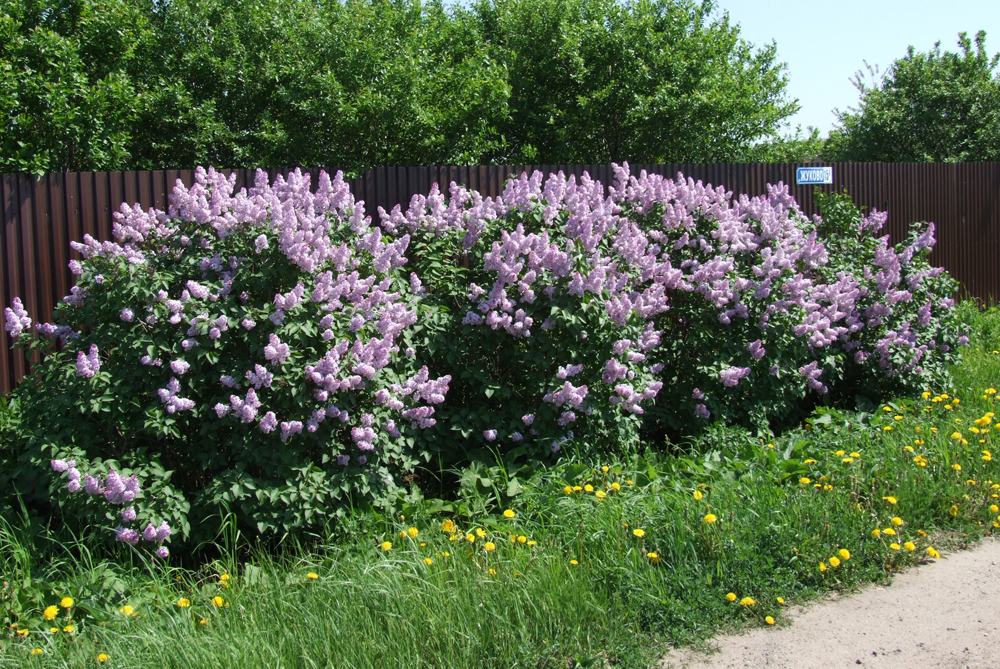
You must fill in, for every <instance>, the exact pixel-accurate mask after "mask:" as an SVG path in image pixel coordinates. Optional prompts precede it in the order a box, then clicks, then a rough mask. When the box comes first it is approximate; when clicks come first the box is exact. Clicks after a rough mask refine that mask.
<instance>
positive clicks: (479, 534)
mask: <svg viewBox="0 0 1000 669" xmlns="http://www.w3.org/2000/svg"><path fill="white" fill-rule="evenodd" d="M476 536H477V537H479V538H480V539H485V538H486V530H484V529H483V528H481V527H477V528H476Z"/></svg>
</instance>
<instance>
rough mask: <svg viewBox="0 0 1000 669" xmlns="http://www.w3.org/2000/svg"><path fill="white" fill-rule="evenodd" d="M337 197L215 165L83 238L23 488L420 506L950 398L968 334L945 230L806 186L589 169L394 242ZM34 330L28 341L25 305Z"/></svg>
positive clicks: (406, 223)
mask: <svg viewBox="0 0 1000 669" xmlns="http://www.w3.org/2000/svg"><path fill="white" fill-rule="evenodd" d="M309 187H310V184H309V180H308V178H307V177H303V176H302V175H300V174H299V173H297V172H296V173H295V174H292V175H289V178H288V180H287V181H285V180H283V179H281V178H279V179H278V181H276V182H275V184H274V185H273V186H269V185H268V184H267V182H266V180H265V178H264V175H263V173H258V179H257V183H256V185H255V187H254V188H253V189H251V190H250V191H249V192H243V191H241V192H240V193H239V194H237V195H236V196H233V195H232V191H233V182H232V181H227V180H226V179H224V178H223V177H221V176H220V175H219V174H216V173H215V172H212V171H209V172H208V173H205V172H203V171H199V173H198V179H197V183H196V184H195V185H194V186H193V187H192V188H191V189H190V190H186V189H184V188H183V187H182V186H180V185H179V186H178V188H177V189H175V192H174V196H173V198H172V202H171V206H170V209H169V211H168V212H167V213H163V212H154V211H149V212H142V211H140V210H138V208H134V209H131V210H129V209H127V208H126V207H124V206H123V209H122V213H121V214H119V215H117V222H116V225H115V235H116V237H117V238H118V241H119V243H120V244H121V245H119V244H115V243H110V242H108V243H104V244H100V243H98V242H96V241H94V240H92V239H89V238H87V239H85V241H84V243H83V244H78V245H76V248H78V250H80V251H81V253H82V254H83V255H84V256H85V258H86V259H85V260H84V261H83V262H82V263H77V264H74V266H73V267H74V271H75V272H77V273H78V274H79V276H80V278H79V281H78V283H77V285H76V286H74V287H73V292H72V295H70V296H69V297H67V298H66V301H65V302H64V303H63V304H62V305H60V307H59V309H58V310H57V315H56V322H55V323H54V324H41V325H38V326H37V329H38V331H39V332H40V333H43V334H47V335H49V336H50V337H57V338H61V339H62V340H63V341H64V342H65V345H64V347H63V348H62V349H57V347H56V346H55V345H54V344H53V343H52V342H51V340H49V341H45V340H42V339H33V338H24V341H22V345H25V346H28V347H35V348H38V349H40V350H44V351H45V352H47V353H48V355H47V357H46V358H45V360H44V362H43V363H42V364H41V365H39V366H37V367H36V368H34V370H33V374H32V377H31V379H30V380H29V381H28V382H26V383H25V384H23V385H22V386H21V388H19V389H18V392H17V394H18V397H19V400H20V402H21V406H22V412H23V417H22V423H21V426H20V429H22V430H25V431H26V432H27V433H28V435H29V438H28V439H27V441H26V444H27V445H26V450H25V451H24V453H23V454H22V455H21V464H20V465H19V469H17V470H16V471H17V472H18V474H17V476H18V481H19V486H20V487H21V489H22V490H26V491H28V492H32V491H33V494H34V495H35V496H36V498H37V497H42V496H44V494H52V493H55V492H56V491H57V489H58V488H59V487H60V485H59V484H58V483H56V482H55V479H53V477H52V476H51V473H50V472H48V471H46V468H45V463H46V462H47V461H48V460H50V459H56V460H59V461H60V463H59V467H60V468H62V465H63V463H62V462H61V461H62V460H68V459H71V458H72V459H73V460H75V461H76V462H75V463H74V464H76V467H72V469H73V470H74V471H75V472H76V473H75V474H73V476H75V478H71V479H70V480H69V482H68V483H67V486H68V488H67V489H68V491H69V494H66V493H62V492H59V493H58V494H57V495H56V498H57V499H58V501H59V503H60V504H63V505H64V506H66V507H68V508H70V509H71V510H72V512H73V513H72V514H69V515H71V516H72V515H74V514H79V515H81V516H82V517H93V516H94V515H98V516H100V515H103V516H105V517H107V518H109V519H111V520H113V521H116V522H117V519H116V518H115V516H114V515H113V514H112V513H110V512H109V511H108V508H107V504H106V502H107V501H109V500H108V499H107V496H105V499H104V500H100V499H98V498H97V496H96V495H91V496H88V495H86V494H79V493H73V492H72V491H73V490H74V489H77V488H80V487H84V490H85V492H86V491H87V489H89V490H91V491H97V492H99V491H100V490H101V488H102V486H104V487H108V486H109V483H108V481H106V480H105V479H102V478H100V477H101V476H106V477H109V478H111V476H112V475H111V470H112V469H114V470H115V474H114V476H121V475H124V476H126V477H128V476H132V475H134V476H135V477H136V478H135V479H134V481H135V484H134V487H135V488H136V489H137V490H138V492H136V493H135V497H136V499H140V500H141V502H142V503H141V504H140V508H139V511H138V515H137V520H138V522H140V523H146V524H147V529H148V527H149V526H150V525H151V526H152V527H153V530H156V528H157V527H159V526H160V525H159V524H160V523H162V521H163V520H166V521H168V523H169V524H170V526H172V527H178V528H179V529H180V533H181V535H182V536H190V535H192V534H195V535H197V534H198V532H197V528H195V529H194V530H193V529H192V528H191V527H190V526H189V522H190V521H191V520H195V521H199V522H200V521H202V520H204V519H205V518H206V517H207V516H209V515H212V514H221V513H224V512H225V510H226V509H232V510H233V511H234V512H235V513H236V514H237V517H238V518H239V519H240V521H241V522H243V523H244V524H252V525H254V526H255V527H256V528H257V529H258V530H259V531H267V530H278V531H281V532H289V531H297V530H298V529H300V528H303V527H307V526H312V525H316V524H319V523H321V522H323V521H325V519H327V518H328V517H329V516H330V515H332V514H336V513H340V512H342V511H343V510H344V508H345V507H346V506H347V505H349V504H352V503H374V504H379V505H382V506H390V505H392V504H393V503H394V501H396V500H398V499H399V498H400V497H401V496H402V495H404V494H406V491H405V490H404V488H403V482H404V477H407V480H411V481H412V480H414V479H411V478H409V477H408V475H410V474H411V473H414V471H415V470H416V469H417V468H418V466H423V467H425V470H426V469H430V463H431V461H432V460H434V461H435V462H434V463H433V464H434V465H436V466H437V467H438V468H439V469H444V468H446V467H453V466H456V465H462V464H464V463H467V462H468V461H470V460H471V459H475V458H476V457H477V452H483V451H488V452H489V453H490V458H494V457H497V456H500V457H502V458H503V459H504V460H505V461H507V462H508V463H510V462H514V463H520V464H523V463H528V464H529V465H531V466H538V465H539V464H544V463H545V462H546V461H548V460H550V459H551V458H553V457H558V455H559V454H560V453H561V452H562V451H563V449H565V448H567V447H572V448H575V449H581V450H586V451H589V452H590V454H591V455H596V454H597V453H598V452H599V451H602V450H604V451H612V450H621V449H624V448H629V447H633V446H635V445H637V444H638V442H639V441H640V440H641V438H642V436H643V432H642V431H643V430H644V431H645V435H646V436H647V437H649V436H651V435H652V436H656V437H659V436H661V435H663V434H664V433H672V434H675V435H682V434H689V433H692V432H696V431H698V430H699V429H702V428H703V427H704V426H707V425H709V424H710V421H711V420H713V419H715V420H719V421H722V422H723V423H736V422H743V423H757V424H759V425H761V426H763V427H766V424H767V423H769V422H770V423H773V422H775V421H782V420H789V419H790V418H792V417H794V416H796V415H797V412H803V411H806V410H808V409H809V408H810V404H812V403H815V402H817V401H826V400H828V398H829V397H830V396H831V395H832V396H834V397H849V398H850V399H852V400H853V395H854V389H855V388H856V387H857V384H858V383H864V384H865V388H866V390H867V391H868V392H873V393H879V392H883V391H887V390H889V389H892V390H895V389H897V388H907V387H914V386H918V385H924V384H926V385H931V384H932V383H933V384H940V382H941V380H942V377H944V376H945V375H946V365H947V363H949V362H951V361H952V360H953V356H954V355H955V347H956V346H958V345H960V344H962V343H965V341H967V340H965V339H964V338H963V335H962V333H961V332H960V331H959V323H958V320H957V318H956V317H955V315H954V312H953V310H952V306H953V303H952V301H951V299H950V295H951V293H952V292H953V291H954V288H955V284H954V282H953V281H952V280H951V279H950V278H948V277H947V275H946V274H944V273H943V272H942V271H941V270H940V269H934V268H931V267H930V266H929V265H928V263H927V255H928V254H929V251H930V248H931V247H932V246H933V243H934V239H933V227H932V226H928V227H927V228H926V229H923V228H919V227H918V228H915V229H914V232H913V234H912V235H911V237H910V239H909V240H908V241H907V242H906V243H905V244H903V245H899V246H897V247H896V248H890V247H889V246H888V238H887V237H882V238H876V237H875V236H874V234H875V232H877V231H878V230H879V228H881V226H882V224H883V223H884V221H885V216H884V214H879V213H877V212H873V213H872V214H870V215H869V216H867V217H865V216H862V215H861V213H860V212H858V210H857V209H856V208H855V207H854V206H853V205H852V204H851V203H850V201H849V199H847V198H845V197H833V198H827V199H821V203H822V204H823V206H824V211H825V212H826V213H827V214H828V216H827V218H826V219H821V218H819V217H816V218H814V219H808V218H806V217H805V216H803V215H802V214H801V213H800V211H799V209H798V206H797V204H796V203H795V201H794V199H793V198H792V197H791V196H790V195H789V192H788V188H787V187H785V186H783V185H782V184H778V185H777V186H770V187H769V189H768V194H767V195H764V196H760V197H755V198H750V197H747V196H740V197H738V198H734V197H733V195H732V193H729V192H727V191H725V189H723V188H721V187H720V188H715V189H712V188H707V187H705V186H704V185H702V184H701V183H700V182H699V183H695V182H693V181H692V180H690V179H688V180H685V179H684V178H683V177H682V176H681V177H678V178H677V179H676V180H670V179H665V178H663V177H660V176H657V175H648V174H646V173H645V172H642V173H640V175H639V176H637V177H636V176H633V175H631V174H630V172H629V169H628V165H627V164H626V165H623V166H621V167H618V166H616V168H615V182H614V184H612V186H611V187H610V189H609V194H605V190H604V187H603V186H602V185H601V184H600V183H599V182H596V181H593V180H591V179H590V178H589V177H588V176H586V175H584V176H583V177H582V178H581V179H580V180H579V181H577V180H576V179H575V178H573V177H571V178H569V179H566V178H565V176H564V175H562V174H561V173H560V174H558V175H550V176H549V177H548V178H547V179H545V178H544V177H543V175H542V174H541V173H539V172H535V173H534V174H533V175H532V176H531V177H528V176H527V175H526V174H525V175H522V176H521V177H520V178H518V179H512V180H511V181H509V182H508V183H507V185H506V188H505V190H504V193H503V195H502V196H501V197H499V198H496V199H495V200H494V199H490V198H485V199H484V198H482V197H481V196H480V195H479V194H478V193H476V192H474V191H469V190H467V189H464V188H462V187H460V186H458V185H456V184H451V186H450V188H449V192H448V197H446V196H445V194H444V193H443V192H442V191H441V190H440V189H439V188H438V187H437V185H435V186H434V187H433V188H432V189H431V191H430V192H429V193H428V194H427V195H426V196H424V195H415V196H414V197H413V199H412V200H411V202H410V206H409V207H408V208H407V209H406V211H403V209H402V208H401V207H397V208H395V209H393V211H391V212H385V211H384V210H381V209H380V210H379V214H380V219H381V220H380V222H379V224H378V225H377V226H374V227H373V226H372V225H371V223H370V220H369V219H368V218H366V217H365V215H364V209H363V203H355V202H354V200H353V199H352V198H351V196H350V193H349V191H348V189H347V186H346V184H345V183H344V182H343V180H342V178H341V176H340V175H338V176H337V178H336V179H335V180H333V181H330V179H329V178H328V177H327V176H326V175H325V174H324V175H322V176H321V178H320V183H319V187H318V190H317V192H316V193H315V194H310V191H309ZM404 253H406V254H407V256H404V255H403V254H404ZM408 258H409V260H408ZM404 266H405V267H409V268H410V269H414V270H415V272H413V273H410V274H409V275H408V276H407V275H406V274H405V272H404V269H403V268H404ZM8 323H9V327H10V329H11V334H12V335H15V336H16V335H20V334H22V330H26V329H28V328H30V318H29V316H28V315H27V314H24V313H23V310H22V309H21V308H20V305H19V303H17V304H15V307H14V309H13V310H12V311H11V312H10V313H9V314H8ZM831 390H832V391H833V392H831ZM446 393H447V400H446V398H445V395H446ZM69 469H71V467H70V466H69V465H68V464H67V467H66V471H67V472H68V471H69ZM85 474H90V475H91V476H93V477H94V479H95V483H93V484H91V485H90V486H87V487H85V486H83V485H82V484H81V483H79V481H80V480H81V477H82V476H83V475H85ZM419 474H420V473H419V472H417V478H416V480H420V476H419ZM74 481H75V482H76V483H74ZM115 500H119V497H115ZM110 501H112V502H114V500H110ZM126 502H128V503H130V500H126ZM126 511H128V509H127V508H126ZM130 515H131V514H129V516H130ZM119 518H122V519H125V516H122V515H121V514H120V513H119ZM205 528H208V525H205ZM125 530H127V527H124V526H123V528H122V529H120V530H119V532H118V536H119V538H123V534H122V533H123V531H125ZM204 531H208V529H205V530H204ZM150 536H154V538H157V539H158V537H157V536H156V535H152V534H151V535H150ZM124 538H125V539H126V540H127V539H130V538H131V539H134V538H135V535H134V534H126V535H124Z"/></svg>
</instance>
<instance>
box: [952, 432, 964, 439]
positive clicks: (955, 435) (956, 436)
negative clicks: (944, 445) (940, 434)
mask: <svg viewBox="0 0 1000 669" xmlns="http://www.w3.org/2000/svg"><path fill="white" fill-rule="evenodd" d="M951 438H952V439H961V438H962V433H961V432H952V433H951Z"/></svg>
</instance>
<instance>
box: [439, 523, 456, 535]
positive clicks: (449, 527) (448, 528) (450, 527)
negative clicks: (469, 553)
mask: <svg viewBox="0 0 1000 669" xmlns="http://www.w3.org/2000/svg"><path fill="white" fill-rule="evenodd" d="M441 531H442V532H447V533H448V534H451V533H452V532H454V531H455V523H454V521H452V520H446V521H444V522H443V523H441Z"/></svg>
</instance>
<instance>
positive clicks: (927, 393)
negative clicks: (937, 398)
mask: <svg viewBox="0 0 1000 669" xmlns="http://www.w3.org/2000/svg"><path fill="white" fill-rule="evenodd" d="M920 396H921V397H923V398H924V399H927V398H928V397H930V396H931V392H930V391H929V390H925V391H924V392H922V393H921V394H920Z"/></svg>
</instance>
